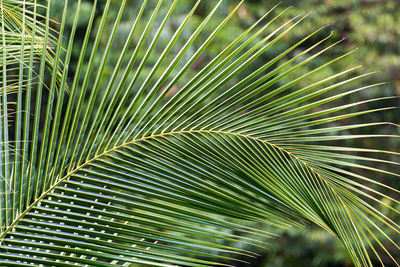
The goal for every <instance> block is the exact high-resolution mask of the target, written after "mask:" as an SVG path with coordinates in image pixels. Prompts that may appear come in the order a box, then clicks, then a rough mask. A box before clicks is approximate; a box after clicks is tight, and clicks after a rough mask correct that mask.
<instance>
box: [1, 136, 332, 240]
mask: <svg viewBox="0 0 400 267" xmlns="http://www.w3.org/2000/svg"><path fill="white" fill-rule="evenodd" d="M193 133H215V134H226V135H234V136H240V137H244V138H250V139H252V140H255V141H259V142H262V143H266V144H269V145H271V146H274V147H277V148H279V149H281V150H283V151H285V152H287V153H288V154H290V155H292V156H294V157H296V159H297V160H299V161H302V160H301V159H300V158H298V157H297V156H295V155H293V153H292V152H289V151H286V150H285V149H283V148H281V147H279V146H277V145H275V144H272V143H270V142H268V141H266V140H263V139H260V138H257V137H253V136H250V135H244V134H240V133H234V132H226V131H216V130H186V131H173V132H167V133H160V134H155V135H149V136H144V137H141V138H138V139H134V140H131V141H129V142H125V143H122V144H120V145H118V146H115V147H113V148H111V149H109V150H106V151H104V152H103V153H101V154H98V155H96V156H94V157H93V158H91V159H90V160H88V161H86V162H84V163H82V164H81V165H79V166H77V167H76V168H74V169H73V170H72V171H70V172H69V173H67V174H66V175H65V176H64V177H62V178H61V179H59V180H58V181H57V182H56V183H55V184H54V185H52V186H51V187H50V188H49V189H47V190H46V191H45V192H43V193H42V194H41V195H40V197H38V198H37V199H36V200H35V201H34V202H32V204H31V205H29V207H27V208H26V209H25V210H24V211H23V212H22V213H21V214H20V215H18V217H17V218H16V219H15V220H14V221H13V222H12V223H11V224H10V225H9V226H8V227H7V229H6V230H5V231H4V232H3V233H1V235H0V244H1V243H2V242H3V241H4V239H5V238H6V236H7V234H8V233H9V232H10V231H11V230H12V229H13V228H14V227H15V226H16V225H17V224H18V222H19V221H20V220H21V219H22V218H24V216H25V215H26V214H27V213H29V212H30V211H31V210H32V209H33V208H34V207H36V205H37V204H38V203H39V202H40V201H41V200H43V199H44V198H45V197H46V196H47V195H48V194H49V193H50V192H51V191H53V190H54V189H55V188H56V187H57V186H58V185H59V184H61V183H62V182H64V181H65V180H66V179H68V178H69V177H71V176H72V175H73V174H74V173H76V172H78V171H80V170H82V169H83V168H85V167H86V166H87V165H89V164H90V163H92V162H93V161H96V160H97V159H99V158H101V157H103V156H105V155H108V154H110V153H112V152H114V151H116V150H118V149H120V148H124V147H126V146H129V145H132V144H135V143H138V142H142V141H145V140H149V139H155V138H159V137H163V136H172V135H178V134H193ZM305 164H306V163H305ZM306 165H308V164H306ZM308 167H309V168H310V169H311V170H312V171H313V172H315V173H316V174H317V175H318V176H319V177H321V175H320V174H319V173H318V172H317V171H316V170H314V169H313V168H311V167H310V166H308ZM321 178H322V180H323V181H325V182H326V184H327V185H328V186H330V185H329V183H328V182H327V181H326V180H325V179H323V177H321Z"/></svg>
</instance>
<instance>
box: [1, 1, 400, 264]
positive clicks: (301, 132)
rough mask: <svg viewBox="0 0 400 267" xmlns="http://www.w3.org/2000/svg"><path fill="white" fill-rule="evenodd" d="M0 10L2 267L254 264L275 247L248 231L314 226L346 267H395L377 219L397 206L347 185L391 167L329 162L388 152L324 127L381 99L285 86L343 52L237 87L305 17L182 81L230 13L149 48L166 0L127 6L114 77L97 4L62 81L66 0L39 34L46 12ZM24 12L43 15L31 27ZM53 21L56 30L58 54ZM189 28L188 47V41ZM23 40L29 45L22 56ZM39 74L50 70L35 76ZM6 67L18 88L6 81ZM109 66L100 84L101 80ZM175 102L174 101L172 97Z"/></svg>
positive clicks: (23, 5) (284, 66)
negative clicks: (349, 266) (263, 250)
mask: <svg viewBox="0 0 400 267" xmlns="http://www.w3.org/2000/svg"><path fill="white" fill-rule="evenodd" d="M2 3H4V4H2V12H3V14H4V10H5V9H4V7H5V5H7V7H8V8H10V9H12V10H14V13H15V17H16V18H19V20H18V21H22V24H15V23H14V24H12V26H13V28H9V22H8V21H7V20H6V19H5V17H4V16H2V20H1V21H2V43H3V45H2V46H1V49H2V51H1V54H2V58H1V59H2V62H3V63H2V67H3V71H2V106H1V112H2V113H1V114H0V115H2V116H1V118H2V123H1V131H0V132H1V135H0V138H1V144H2V147H1V148H0V152H1V153H0V155H1V156H0V160H1V177H2V179H1V182H0V190H1V193H2V194H1V196H0V205H1V207H0V226H1V227H0V233H1V234H0V242H1V246H0V263H1V265H2V266H25V265H26V266H31V265H46V266H47V265H48V266H66V265H90V266H114V265H129V264H142V265H155V266H170V265H182V266H209V265H226V263H227V262H229V261H234V260H235V259H236V258H238V257H239V256H240V257H241V258H246V257H247V258H249V259H250V258H252V257H256V254H255V253H254V252H252V251H254V250H253V249H255V248H259V247H264V246H265V243H264V242H263V241H260V238H257V237H263V238H269V237H274V236H275V235H274V234H273V233H271V232H269V231H266V230H259V228H258V227H257V226H256V224H255V223H262V224H263V225H269V226H270V227H273V228H274V227H279V228H289V227H304V226H307V225H308V224H310V223H313V224H316V225H318V226H320V227H322V228H323V229H325V230H326V231H328V232H329V233H331V234H332V235H334V236H335V237H337V238H338V239H339V240H341V241H342V243H343V246H344V247H345V248H346V250H347V251H348V253H349V255H350V257H351V259H352V260H353V262H354V264H355V265H357V266H368V265H370V266H372V265H373V264H374V262H375V260H380V261H381V262H382V263H383V261H382V260H381V258H382V257H383V255H385V256H386V257H389V258H390V259H391V260H392V262H393V263H395V264H398V263H397V261H396V259H395V258H394V257H393V256H392V253H393V251H394V250H395V249H399V246H398V245H397V244H396V237H394V236H392V235H389V231H390V233H395V234H396V235H397V234H398V233H399V230H400V227H399V225H398V224H397V223H396V222H395V221H394V220H393V219H391V218H390V217H389V216H388V215H385V214H383V213H382V212H381V211H380V205H383V206H386V207H388V208H390V210H391V211H392V213H393V214H397V213H399V211H398V210H397V209H396V208H395V207H394V206H392V205H390V204H387V203H388V201H390V202H393V203H399V201H398V200H397V194H398V193H399V191H398V190H396V189H395V188H392V187H390V186H389V185H387V184H385V183H383V182H379V181H377V180H375V179H373V177H374V176H370V177H368V176H366V175H364V174H360V173H359V172H358V171H357V170H360V169H364V170H367V171H368V172H370V173H384V174H385V175H387V176H399V174H396V173H393V172H390V171H387V170H385V169H383V168H382V169H380V168H376V167H374V164H375V163H377V162H379V163H380V166H381V164H382V165H385V164H387V165H398V156H399V154H398V153H396V152H392V151H378V150H372V149H368V148H362V147H361V148H353V147H347V146H346V141H348V140H353V139H360V138H361V139H364V138H389V137H390V138H398V136H397V135H372V134H371V135H360V134H352V133H351V131H352V130H354V129H359V128H362V127H377V126H379V125H382V124H384V123H381V122H371V123H364V124H354V125H343V124H340V123H338V122H341V121H342V120H344V119H347V118H350V117H357V116H361V115H365V114H369V113H371V112H387V111H388V110H390V109H391V107H386V106H384V107H382V108H377V109H374V110H362V109H360V110H358V111H357V112H349V111H348V110H349V109H350V108H353V107H362V106H363V104H365V103H368V102H372V101H376V102H382V101H384V100H385V99H387V98H383V99H371V100H364V101H359V102H356V103H350V104H344V105H338V104H337V103H338V102H335V101H336V100H340V99H345V97H346V96H348V95H350V94H355V93H357V92H359V91H361V90H368V89H370V88H373V87H376V86H379V84H376V85H370V86H365V87H361V88H357V87H356V88H355V89H351V90H350V89H349V88H350V86H353V85H352V83H354V81H356V80H359V79H362V78H363V77H364V76H366V75H361V76H354V74H353V75H352V73H353V72H354V71H355V70H357V69H358V67H357V66H355V67H353V68H350V69H348V70H345V71H343V72H340V73H337V74H334V75H332V76H330V77H326V78H324V79H322V80H321V81H319V82H316V83H314V84H311V85H309V86H307V87H304V88H299V87H298V86H297V85H298V84H299V83H300V82H301V81H304V80H306V79H307V78H308V77H310V76H311V75H314V74H316V73H317V72H318V71H320V70H321V69H323V68H326V67H328V66H330V65H331V64H335V62H336V61H338V60H340V59H341V58H343V57H345V56H347V55H349V54H350V53H351V52H350V53H346V54H344V55H342V56H339V57H337V58H335V59H333V60H332V61H330V62H327V63H324V64H322V65H320V66H318V67H315V68H314V69H313V70H311V71H310V72H308V73H306V74H304V75H302V76H298V77H296V78H295V79H287V78H288V77H291V75H293V74H294V73H296V70H298V69H300V68H302V67H303V66H304V65H306V64H309V63H310V62H313V60H314V59H315V58H317V57H318V56H319V55H321V54H322V53H325V52H326V51H328V50H329V49H331V48H332V47H334V46H335V45H336V43H333V44H331V42H330V35H329V36H327V37H326V38H323V39H322V40H320V41H317V42H316V43H315V44H313V45H311V46H310V47H308V48H307V49H305V50H303V51H300V52H299V53H296V54H294V56H292V57H289V59H287V58H288V55H290V54H291V52H293V51H297V50H296V49H297V48H298V47H299V46H300V45H304V44H305V43H306V41H309V40H310V39H311V38H312V37H313V38H314V37H315V36H316V33H318V32H320V31H321V30H322V29H319V30H317V31H315V32H313V33H310V34H309V35H308V36H305V37H304V38H303V39H302V40H300V41H298V42H297V43H294V44H292V45H291V46H289V48H287V49H285V50H284V51H281V52H280V53H279V54H278V55H277V56H276V57H274V58H272V59H271V60H270V61H268V62H265V63H263V64H262V65H261V66H259V67H258V68H257V69H256V71H254V72H252V73H250V74H247V75H245V76H244V77H242V76H240V75H242V74H243V73H246V70H248V67H249V65H250V64H258V63H257V62H258V61H257V59H258V58H259V57H260V56H261V55H263V54H264V53H266V52H269V51H272V50H274V49H277V48H276V44H277V43H279V42H281V41H282V38H284V37H285V36H286V35H287V34H288V33H289V32H290V31H291V30H292V29H293V28H295V27H299V25H301V22H302V20H304V19H306V16H307V15H305V16H298V17H294V18H293V19H291V20H289V21H286V22H283V23H282V24H281V25H280V26H276V22H277V21H278V20H279V17H280V15H281V14H282V13H281V14H278V15H277V16H275V17H274V16H272V15H271V14H273V12H270V13H267V14H266V15H265V16H263V17H262V18H260V19H259V20H258V21H257V22H256V23H255V24H254V25H252V26H251V27H250V28H249V29H248V30H246V31H244V32H243V33H240V34H238V36H237V37H236V38H235V39H234V40H233V41H232V42H231V43H230V44H228V45H227V46H226V47H225V49H224V50H223V51H221V52H220V53H219V54H218V55H217V56H216V57H215V58H214V59H213V60H211V61H210V62H208V63H207V64H205V66H203V67H202V68H201V70H200V71H198V72H197V73H194V74H191V73H192V72H191V71H190V68H191V67H192V66H193V64H194V63H195V62H196V61H197V60H198V59H199V58H201V56H202V53H203V52H204V51H205V50H206V49H207V47H208V46H209V45H210V43H211V42H212V41H214V40H215V38H216V37H217V36H218V34H219V32H220V31H221V29H223V28H224V27H225V26H226V25H227V24H228V23H229V20H230V19H231V18H232V17H233V16H234V15H235V12H236V11H237V9H238V8H239V6H240V5H241V4H242V3H239V4H238V5H237V6H236V7H235V8H233V10H231V12H230V13H229V15H227V17H226V18H223V19H218V18H217V16H216V12H217V11H218V8H219V5H220V3H221V1H220V2H219V3H218V4H216V6H215V8H214V9H213V10H211V11H210V13H209V15H208V16H206V17H205V19H204V20H203V21H201V22H200V23H199V24H198V25H196V24H194V23H195V22H192V20H191V18H192V16H193V14H194V13H195V12H196V9H197V7H198V5H199V3H200V1H198V2H197V3H196V4H194V6H193V8H192V9H191V10H190V11H188V14H187V15H186V16H185V17H184V18H183V20H182V21H181V23H180V25H179V26H178V27H177V29H176V31H175V33H174V34H173V36H172V37H171V38H170V39H169V40H168V42H167V43H166V44H160V39H161V36H162V33H163V32H164V31H165V28H166V25H168V22H169V19H170V18H171V16H174V14H175V13H174V12H175V11H174V8H175V6H176V5H177V1H173V2H168V3H163V1H161V0H160V1H158V2H154V3H153V2H151V1H149V3H148V1H144V2H143V4H142V5H141V7H140V8H139V9H138V13H137V15H136V18H135V19H134V20H133V22H132V26H131V28H130V32H129V34H128V36H127V38H126V42H125V44H124V46H123V48H122V50H121V51H120V52H119V58H118V60H117V61H116V62H115V63H111V62H110V59H109V56H110V52H111V50H112V49H113V43H114V42H115V37H116V35H117V31H118V29H119V27H120V26H121V25H120V24H121V23H120V22H121V19H122V17H123V14H124V11H125V10H124V8H125V5H126V0H122V1H121V3H120V6H119V10H118V14H117V17H116V18H112V19H113V20H114V22H113V27H112V30H111V33H108V34H105V32H104V29H105V25H106V24H107V23H110V22H109V20H110V19H111V18H110V15H109V11H110V9H111V8H113V7H112V6H111V3H110V1H107V2H106V4H105V6H104V9H103V11H102V12H103V14H102V15H101V16H100V21H99V22H98V23H96V27H93V26H94V25H95V24H94V20H95V14H96V12H97V8H98V7H97V1H95V2H94V5H93V7H92V13H91V16H90V18H89V20H88V23H87V29H86V34H85V38H84V40H83V44H79V45H80V46H81V53H80V56H79V59H78V62H77V63H76V66H74V73H71V72H70V69H69V68H70V62H71V55H72V50H73V49H74V47H76V46H77V45H78V44H77V43H76V42H75V33H76V30H77V25H78V21H79V19H80V10H81V1H78V2H77V5H71V4H69V3H68V1H67V0H65V1H64V9H63V15H62V19H61V22H60V24H59V29H57V31H56V30H53V29H52V27H51V25H50V24H51V23H50V22H51V18H50V13H51V12H50V7H51V1H48V2H47V7H43V6H39V5H38V3H37V2H36V0H31V1H11V0H9V1H4V2H2ZM31 7H33V9H32V8H31ZM39 7H40V8H39ZM39 9H40V10H42V11H43V10H44V11H45V12H46V15H45V16H43V17H41V15H40V14H42V13H40V12H39ZM70 17H72V18H73V25H71V32H70V34H69V40H68V42H67V46H66V47H63V38H64V36H63V35H64V32H65V29H66V27H67V25H66V21H67V18H70ZM39 18H42V19H39ZM211 22H212V23H213V24H214V25H216V26H215V27H212V25H211ZM27 25H28V27H26V26H27ZM260 25H261V26H260ZM189 26H191V28H194V30H193V32H191V33H190V34H187V32H188V28H189ZM259 26H260V27H259ZM6 27H8V28H7V29H8V30H7V31H6ZM68 27H69V26H68ZM273 27H275V28H273ZM56 32H58V34H55V33H56ZM183 33H185V35H184V34H183ZM54 36H58V37H56V38H54ZM92 36H93V39H92ZM13 38H14V39H13ZM38 38H42V39H41V40H43V41H41V45H40V46H39V47H38V46H36V45H32V44H34V43H35V41H34V40H36V39H38ZM49 40H52V41H50V42H49ZM103 40H105V41H103ZM178 40H179V41H181V40H184V45H183V46H182V47H176V46H177V45H176V44H177V43H178ZM8 41H9V42H8ZM328 42H329V43H328ZM12 43H13V44H12ZM101 43H104V44H105V45H104V46H102V45H101ZM132 43H134V48H133V49H131V44H132ZM326 43H328V44H327V45H326ZM48 44H53V45H54V48H52V49H51V50H49V48H48ZM89 44H90V46H89ZM160 45H161V46H162V45H164V46H162V49H161V52H158V49H159V46H160ZM89 47H90V48H89ZM193 47H195V50H193ZM89 50H90V51H89ZM38 51H40V53H38ZM49 51H51V53H49ZM174 51H176V52H174ZM35 58H38V59H39V61H40V62H38V63H35V60H34V59H35ZM153 58H156V60H155V61H154V62H152V59H153ZM96 59H100V60H97V61H96ZM284 59H286V61H283V60H284ZM49 62H53V63H52V67H51V68H46V66H48V65H49ZM61 62H63V64H61ZM151 63H152V64H151ZM15 64H17V65H18V72H17V73H18V76H17V78H15V77H14V76H13V75H12V73H10V71H9V68H10V66H13V65H15ZM149 64H151V68H150V69H147V66H148V65H149ZM84 65H85V66H86V67H85V68H84ZM110 65H111V66H112V70H113V71H112V72H111V73H109V72H106V67H107V66H110ZM351 75H352V76H351ZM69 76H73V79H71V80H72V81H71V82H70V81H69V79H68V77H69ZM239 76H240V77H242V78H241V79H240V80H237V79H236V77H239ZM45 77H50V79H49V80H48V81H46V79H45ZM333 81H335V82H334V83H333ZM9 84H16V87H15V88H16V94H17V98H16V99H17V100H16V105H15V106H16V113H17V114H18V115H17V116H16V122H15V124H12V125H11V126H10V125H9V123H8V121H7V116H6V115H7V106H8V105H9V104H10V103H9V100H8V99H7V94H6V91H7V88H8V86H9ZM174 87H178V88H180V89H179V90H178V91H176V92H174V93H171V92H173V89H174ZM22 88H24V89H25V90H24V91H23V90H22ZM44 88H46V90H43V89H44ZM67 88H69V89H70V94H68V95H67V94H65V91H66V89H67ZM58 89H59V90H58ZM335 103H336V104H335ZM328 104H329V105H328ZM31 113H32V114H33V118H31V116H30V115H29V114H31ZM22 114H25V115H24V116H23V115H22ZM394 127H396V126H394ZM9 132H15V135H13V137H11V136H10V135H9ZM342 132H343V134H341V133H342ZM11 143H12V144H15V146H11V145H10V144H11ZM321 143H323V144H321ZM348 152H354V153H353V154H351V153H348ZM358 153H367V154H366V155H360V154H358ZM375 154H376V155H391V156H392V158H390V159H389V158H387V159H382V158H380V157H379V156H376V157H375V156H374V155H375ZM393 158H395V159H393ZM233 243H241V244H245V245H246V246H245V248H240V247H237V246H234V245H232V244H233Z"/></svg>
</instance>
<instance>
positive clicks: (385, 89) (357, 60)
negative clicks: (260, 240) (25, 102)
mask: <svg viewBox="0 0 400 267" xmlns="http://www.w3.org/2000/svg"><path fill="white" fill-rule="evenodd" d="M61 2H62V1H53V5H55V6H56V5H60V8H53V9H52V10H59V11H60V14H52V17H53V18H54V19H55V22H54V24H55V25H56V23H57V20H59V19H60V18H61V10H62V8H61V7H62V5H63V4H62V3H61ZM72 2H73V1H72ZM112 2H113V4H114V5H118V4H119V1H118V0H114V1H112ZM216 2H217V1H214V0H211V1H210V0H207V1H203V2H202V3H201V4H200V8H199V9H198V11H197V12H196V13H195V17H194V20H199V21H200V20H201V19H202V17H203V16H204V14H207V11H209V10H210V9H212V8H213V7H214V5H215V4H216ZM278 2H281V3H280V5H279V6H278V7H277V8H276V9H275V10H274V11H273V12H274V13H275V14H279V13H280V12H282V11H283V10H284V9H286V8H287V7H289V6H293V7H291V8H289V9H288V10H287V11H286V12H285V13H284V14H283V15H282V16H281V18H279V20H278V21H277V22H276V23H275V26H273V27H270V31H273V30H274V29H275V28H276V27H277V26H279V25H280V24H282V22H284V21H286V20H287V19H289V18H291V17H293V16H296V15H299V14H304V13H307V12H310V14H309V16H308V17H307V19H305V20H304V21H303V22H302V23H301V24H300V25H299V26H297V27H296V28H295V29H294V30H292V31H291V32H290V33H289V34H288V35H287V36H286V37H285V40H284V42H280V43H279V45H277V46H275V48H274V50H270V51H269V52H268V53H265V54H264V55H263V56H262V57H260V58H259V61H260V62H264V61H267V60H269V59H270V58H272V57H273V56H274V55H277V54H279V53H280V51H282V50H283V49H285V48H287V47H289V46H290V44H293V43H294V42H296V41H297V40H300V39H301V38H303V37H304V36H305V35H307V34H309V33H311V32H312V31H314V30H316V29H318V28H320V27H323V26H326V27H325V28H324V29H322V30H321V31H320V32H319V33H318V34H317V35H316V36H315V38H314V37H313V38H314V39H313V38H312V39H310V41H309V42H310V43H311V42H315V40H320V39H321V38H323V37H325V36H327V35H329V34H330V33H331V32H332V31H333V32H332V34H333V36H332V38H331V39H330V41H329V42H331V43H332V44H333V43H334V42H336V41H338V40H341V39H342V38H345V39H344V40H342V41H341V42H340V43H339V44H338V45H337V46H335V48H333V49H331V50H329V51H328V52H327V53H324V54H323V55H322V56H321V57H319V58H317V59H316V60H315V61H313V62H314V63H312V64H308V65H306V67H305V68H301V70H299V71H298V72H297V73H295V74H291V76H288V77H287V78H286V79H293V77H296V76H297V75H301V74H303V73H305V72H307V71H309V70H311V69H312V68H313V67H315V66H313V64H315V65H318V64H320V63H321V62H328V61H329V60H331V59H333V58H335V57H337V56H338V55H340V54H343V53H345V52H348V51H351V50H353V49H355V48H358V50H357V51H356V53H353V54H351V55H350V56H347V57H345V58H344V59H343V60H341V61H339V62H337V63H335V64H333V65H331V67H328V68H324V69H323V70H322V71H320V72H318V75H314V76H313V77H312V79H314V80H311V79H306V80H305V81H304V82H303V83H300V84H298V85H297V86H299V87H302V86H304V83H307V84H309V83H311V82H313V81H315V80H318V79H321V78H323V77H327V76H329V75H332V74H333V73H336V72H339V71H343V70H345V69H347V68H349V67H353V66H357V65H362V67H361V68H360V69H359V70H358V74H360V73H367V72H374V71H377V73H376V74H374V75H371V76H368V77H367V78H365V79H362V80H360V81H357V82H355V83H353V84H352V88H355V87H356V86H363V85H367V84H371V83H375V82H380V81H386V82H387V83H386V84H384V85H381V86H379V87H375V88H374V89H373V90H367V91H362V92H361V93H358V94H352V95H351V96H349V97H348V98H347V102H354V101H359V100H362V99H367V98H371V97H385V96H400V16H399V14H400V5H399V3H398V1H397V0H305V1H288V0H283V1H275V0H246V1H245V3H244V4H243V5H242V6H241V7H240V9H239V11H238V14H237V16H235V18H233V19H232V20H231V21H230V23H229V24H228V25H227V26H226V27H224V29H223V30H222V33H221V34H220V35H219V37H218V38H217V40H216V41H214V42H213V43H212V44H211V45H210V46H209V48H208V49H207V51H205V53H203V56H202V58H201V60H198V62H196V64H194V67H193V68H192V69H191V71H192V72H193V73H195V72H196V71H197V70H198V69H199V68H201V66H202V65H203V64H204V62H207V61H208V60H210V59H211V58H213V57H214V56H215V55H216V54H217V53H218V52H219V51H221V50H222V49H223V48H224V47H225V45H226V44H227V43H228V42H229V41H231V40H233V38H234V37H235V36H236V35H235V33H237V32H241V31H242V30H243V29H246V28H247V27H248V26H249V25H251V24H252V23H253V22H255V21H256V20H257V19H258V18H260V17H261V16H262V15H263V14H265V12H267V11H268V10H270V9H271V8H272V7H273V6H274V5H275V4H277V3H278ZM104 3H105V1H104V0H100V8H99V11H98V12H99V14H100V13H101V6H102V5H103V6H104ZM193 3H194V0H180V1H179V3H178V7H177V11H178V12H179V11H181V13H182V14H184V12H187V11H188V10H189V9H190V7H191V6H192V5H193ZM237 3H238V1H235V0H224V1H223V3H222V5H221V7H220V8H219V12H220V15H222V14H224V15H225V14H227V13H228V12H229V11H230V10H232V9H233V7H234V6H235V4H237ZM140 4H141V1H128V5H127V7H126V10H127V11H128V12H125V16H124V18H123V22H122V27H121V29H120V30H119V32H118V34H117V42H116V44H115V45H117V46H121V47H122V45H123V43H124V40H125V37H126V36H127V35H128V33H129V30H130V28H129V25H131V24H132V21H133V20H134V19H135V16H136V13H137V10H138V8H139V7H140ZM91 6H92V1H86V2H84V10H87V14H83V16H82V20H81V21H80V25H81V29H82V31H81V32H79V29H78V34H81V36H80V37H81V38H83V36H84V29H85V26H86V25H85V23H86V21H85V19H83V18H85V17H86V18H88V17H89V13H90V10H91ZM116 10H117V9H116V8H114V9H113V8H111V9H110V12H117V11H116ZM130 10H131V11H130ZM129 14H132V17H131V16H130V15H129ZM115 16H116V14H115ZM115 16H110V17H115ZM182 19H183V16H182V17H180V16H174V17H172V19H171V20H170V22H168V25H167V27H166V29H169V30H170V32H169V34H171V35H172V33H173V32H174V30H175V29H176V28H177V27H178V25H179V24H178V23H179V22H180V21H181V20H182ZM70 23H71V24H72V21H71V22H70ZM112 25H113V23H108V24H106V27H109V28H108V29H107V28H106V29H105V32H109V31H111V28H112ZM123 25H126V27H123ZM192 25H195V23H194V24H192ZM187 31H188V33H189V32H190V29H187ZM163 34H164V36H162V38H165V40H168V38H169V37H170V36H168V33H163ZM183 34H185V32H184V33H183ZM78 36H79V35H78ZM105 37H106V36H105ZM205 37H206V36H202V38H203V39H204V38H205ZM65 40H67V38H65ZM103 42H105V38H104V40H103ZM182 45H183V44H177V45H176V47H181V46H182ZM308 45H309V43H307V42H306V43H304V44H303V45H302V46H300V47H299V48H298V49H297V50H296V51H295V52H294V53H298V52H299V51H301V49H302V48H304V47H306V46H308ZM104 46H105V44H103V47H104ZM101 47H102V45H100V49H101ZM156 49H159V50H161V49H162V47H156ZM115 50H116V51H119V50H120V49H115ZM112 51H113V50H112ZM79 53H80V51H79V50H78V49H77V50H76V51H74V55H73V57H74V59H75V60H77V58H78V56H79ZM291 56H293V55H291ZM110 58H111V59H115V60H117V55H115V56H113V55H112V54H111V56H110ZM156 59H157V58H154V59H152V60H153V62H152V63H154V62H155V60H156ZM97 60H98V62H99V61H100V60H101V59H100V58H99V59H97ZM111 61H112V60H111ZM150 62H151V60H150ZM283 63H284V60H283V61H282V62H280V64H283ZM71 66H73V64H71ZM147 67H148V69H150V68H151V67H152V65H151V64H149V66H147ZM255 67H256V66H254V69H255ZM307 68H309V69H307ZM249 69H250V68H249ZM106 71H107V70H106ZM108 71H109V72H111V71H112V69H111V67H110V70H108ZM162 71H163V69H162V68H161V70H160V73H161V72H162ZM70 73H71V75H73V73H74V71H71V72H70ZM356 74H357V73H355V74H354V75H356ZM243 75H244V73H243ZM187 77H189V75H188V76H187ZM239 79H240V77H237V80H239ZM182 82H186V81H182ZM283 82H284V81H283ZM89 88H90V86H89ZM349 89H350V88H349ZM175 90H179V85H177V86H176V88H175ZM366 94H369V95H366ZM370 105H371V106H368V108H370V109H373V108H378V107H381V106H399V99H398V98H392V99H388V100H385V101H379V102H372V103H371V104H370ZM399 118H400V111H399V109H393V110H390V111H384V112H381V113H374V115H366V116H363V117H356V118H351V119H349V120H357V122H358V123H363V122H374V121H388V122H393V123H399ZM348 122H349V123H351V122H354V121H348ZM340 123H341V124H343V123H346V121H345V120H343V121H340ZM366 130H368V131H369V133H371V132H370V130H369V129H364V128H361V129H360V130H357V131H359V133H360V134H362V133H363V131H366ZM375 131H379V133H381V134H393V133H394V131H397V133H399V130H398V128H396V127H394V126H393V125H387V126H386V127H379V128H377V129H375ZM375 133H378V132H375ZM351 142H362V141H360V140H354V141H351ZM351 142H350V141H349V144H348V145H349V146H352V143H351ZM369 142H370V143H368V144H363V145H364V146H367V147H369V148H376V149H387V150H391V151H399V150H400V140H398V139H397V140H396V139H394V138H393V139H391V140H389V139H388V140H386V141H385V140H384V141H383V142H382V141H379V142H378V141H377V142H371V141H370V140H369ZM353 145H354V144H353ZM375 179H376V180H381V179H384V175H382V177H378V176H375ZM392 181H394V180H393V179H392ZM391 186H393V187H394V188H399V186H400V182H399V181H397V182H395V181H394V182H392V183H391ZM279 234H281V237H279V238H277V239H276V240H269V241H268V242H269V244H268V245H267V249H263V250H262V249H260V251H259V253H260V254H261V256H260V257H259V258H258V259H255V260H254V262H253V263H252V264H253V266H297V267H300V266H310V265H312V266H351V261H350V259H349V258H348V256H347V255H346V252H345V251H344V248H343V247H342V246H341V244H339V242H338V241H336V240H335V239H334V238H333V237H331V236H330V235H329V233H327V232H324V231H323V230H321V229H318V228H316V227H312V226H311V230H310V231H303V230H301V229H300V230H299V229H296V230H290V231H283V232H281V233H279ZM399 242H400V240H399ZM392 253H394V256H395V257H396V256H397V257H399V258H400V255H399V254H398V252H392ZM396 253H397V254H396Z"/></svg>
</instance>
